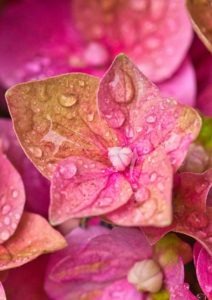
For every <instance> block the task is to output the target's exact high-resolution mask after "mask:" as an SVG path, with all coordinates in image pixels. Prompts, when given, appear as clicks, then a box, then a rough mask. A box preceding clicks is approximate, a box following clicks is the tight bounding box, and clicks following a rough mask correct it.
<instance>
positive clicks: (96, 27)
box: [73, 0, 192, 81]
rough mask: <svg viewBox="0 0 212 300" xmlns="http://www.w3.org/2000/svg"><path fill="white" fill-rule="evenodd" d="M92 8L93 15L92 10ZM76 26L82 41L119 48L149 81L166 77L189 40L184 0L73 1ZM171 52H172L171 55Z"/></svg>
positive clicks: (190, 35)
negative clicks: (131, 59)
mask: <svg viewBox="0 0 212 300" xmlns="http://www.w3.org/2000/svg"><path fill="white" fill-rule="evenodd" d="M94 11H95V14H93V12H94ZM73 12H74V20H75V25H76V28H77V29H78V30H79V32H80V34H81V36H83V38H84V39H85V40H88V41H90V43H91V44H92V42H93V41H94V42H96V43H102V41H103V42H104V44H103V45H104V46H105V48H106V49H109V50H111V52H112V53H113V56H114V55H117V54H118V53H119V52H121V51H123V52H125V53H126V54H127V55H129V56H130V57H132V58H133V59H134V61H135V63H136V64H137V65H138V66H139V68H140V69H141V71H142V72H144V74H146V75H147V76H148V77H150V78H151V80H153V81H162V80H164V79H167V78H169V77H170V76H171V75H172V74H173V73H174V72H175V71H176V69H177V68H178V67H179V65H180V64H181V62H182V60H183V59H184V57H185V54H186V52H187V50H188V48H189V45H190V43H191V39H192V30H191V25H190V21H189V19H188V16H187V12H186V9H185V1H184V0H180V1H171V2H170V3H167V1H165V0H158V1H155V0H151V1H136V0H134V1H130V0H126V1H123V2H122V1H121V2H117V1H110V2H104V3H102V2H99V1H89V2H86V4H85V2H84V1H83V0H74V1H73ZM173 53H174V54H173Z"/></svg>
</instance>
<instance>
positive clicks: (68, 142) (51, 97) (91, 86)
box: [6, 73, 117, 178]
mask: <svg viewBox="0 0 212 300" xmlns="http://www.w3.org/2000/svg"><path fill="white" fill-rule="evenodd" d="M98 85H99V80H98V78H95V77H93V76H89V75H86V74H79V73H76V74H74V73H73V74H66V75H61V76H58V77H52V78H48V79H46V80H41V81H34V82H29V83H23V84H19V85H16V86H14V87H12V88H11V89H9V90H8V91H7V93H6V98H7V102H8V105H9V110H10V113H11V116H12V119H13V123H14V128H15V131H16V134H17V136H18V139H19V141H20V143H21V145H22V147H23V148H24V151H25V152H26V154H27V155H28V157H29V158H30V159H31V160H32V162H33V163H34V165H35V166H36V167H37V168H38V170H39V171H40V172H41V173H42V174H43V175H44V176H46V177H47V178H51V177H52V174H53V172H54V169H55V166H56V164H57V163H58V162H59V161H61V160H63V159H64V158H67V157H69V156H74V155H77V156H85V157H87V158H90V159H94V160H98V161H102V162H107V161H108V159H107V148H108V147H113V146H116V145H117V137H116V135H115V133H114V131H113V130H112V129H110V128H109V127H108V126H107V124H106V122H105V121H104V120H102V119H101V118H100V116H99V114H98V111H97V105H96V93H97V88H98ZM26 112H27V113H26Z"/></svg>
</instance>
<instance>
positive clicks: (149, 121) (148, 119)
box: [146, 115, 156, 124]
mask: <svg viewBox="0 0 212 300" xmlns="http://www.w3.org/2000/svg"><path fill="white" fill-rule="evenodd" d="M155 121H156V116H153V115H151V116H148V117H147V118H146V122H147V123H150V124H152V123H155Z"/></svg>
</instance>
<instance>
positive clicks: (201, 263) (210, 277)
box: [195, 247, 212, 299]
mask: <svg viewBox="0 0 212 300" xmlns="http://www.w3.org/2000/svg"><path fill="white" fill-rule="evenodd" d="M196 255H197V256H196V259H195V260H196V274H197V279H198V282H199V285H200V287H201V289H202V290H203V292H204V293H205V295H206V296H207V297H208V299H211V297H212V286H211V282H212V257H211V255H210V254H209V253H208V252H207V251H206V250H205V249H204V248H203V247H200V249H199V248H198V254H197V253H196Z"/></svg>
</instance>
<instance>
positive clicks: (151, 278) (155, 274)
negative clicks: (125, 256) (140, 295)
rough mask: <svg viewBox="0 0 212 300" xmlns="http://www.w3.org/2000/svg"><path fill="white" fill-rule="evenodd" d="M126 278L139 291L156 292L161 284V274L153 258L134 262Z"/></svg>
mask: <svg viewBox="0 0 212 300" xmlns="http://www.w3.org/2000/svg"><path fill="white" fill-rule="evenodd" d="M127 279H128V281H129V282H130V283H132V284H133V285H134V286H135V287H136V288H137V289H138V290H139V291H144V292H150V293H157V292H158V291H159V290H160V289H161V287H162V284H163V274H162V272H161V269H160V267H159V265H158V264H157V263H156V262H155V261H154V260H153V259H145V260H143V261H139V262H136V263H135V264H134V265H133V266H132V268H131V269H130V270H129V272H128V275H127Z"/></svg>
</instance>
